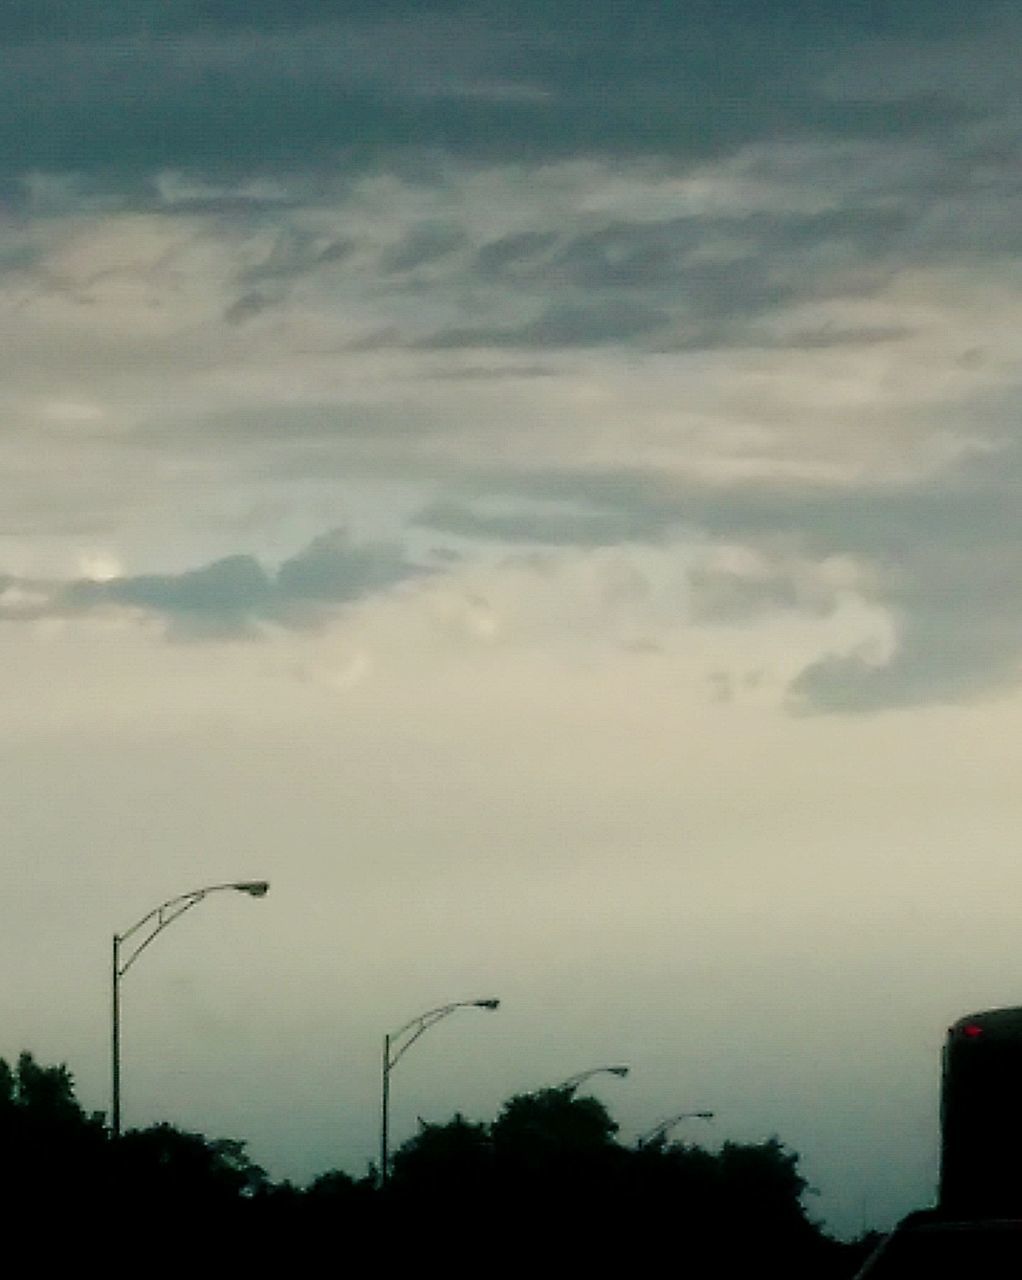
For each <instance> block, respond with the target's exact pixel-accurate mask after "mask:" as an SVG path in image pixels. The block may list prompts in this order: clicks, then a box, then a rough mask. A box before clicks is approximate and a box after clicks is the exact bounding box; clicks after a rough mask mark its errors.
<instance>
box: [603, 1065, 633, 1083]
mask: <svg viewBox="0 0 1022 1280" xmlns="http://www.w3.org/2000/svg"><path fill="white" fill-rule="evenodd" d="M606 1069H607V1070H608V1071H609V1072H610V1074H611V1075H612V1076H620V1077H621V1079H622V1080H623V1079H624V1078H625V1076H626V1075H627V1074H628V1068H627V1067H624V1066H621V1067H607V1068H606Z"/></svg>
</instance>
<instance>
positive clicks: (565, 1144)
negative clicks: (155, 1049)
mask: <svg viewBox="0 0 1022 1280" xmlns="http://www.w3.org/2000/svg"><path fill="white" fill-rule="evenodd" d="M616 1133H617V1125H616V1124H615V1123H614V1121H613V1120H612V1118H611V1117H610V1115H609V1114H608V1112H607V1111H606V1109H605V1108H604V1107H603V1106H602V1104H601V1103H599V1102H598V1101H596V1100H595V1099H594V1098H590V1097H578V1096H576V1092H575V1090H574V1089H572V1088H570V1087H568V1088H563V1087H562V1088H557V1089H545V1090H539V1091H537V1092H534V1093H526V1094H518V1095H516V1096H515V1097H512V1098H510V1099H509V1100H508V1101H507V1102H506V1103H505V1104H504V1106H503V1107H502V1108H501V1110H500V1112H499V1114H498V1115H497V1117H496V1118H495V1119H494V1120H493V1121H492V1123H488V1124H487V1123H480V1122H476V1121H471V1120H467V1119H466V1118H465V1117H464V1116H462V1115H460V1114H456V1115H455V1116H454V1117H453V1118H452V1119H451V1120H450V1121H448V1122H447V1123H445V1124H426V1123H424V1122H420V1127H419V1132H418V1133H417V1134H416V1135H415V1136H414V1137H413V1138H411V1139H409V1140H408V1141H407V1142H406V1143H404V1145H403V1146H401V1147H400V1148H399V1149H398V1150H397V1151H395V1152H394V1155H393V1161H392V1167H391V1178H390V1181H389V1183H388V1185H387V1186H386V1187H381V1186H380V1185H379V1180H378V1177H377V1175H376V1173H375V1172H374V1171H370V1173H369V1174H368V1175H367V1176H366V1177H364V1178H361V1179H356V1178H353V1177H351V1176H350V1175H348V1174H346V1173H344V1172H341V1171H340V1170H331V1171H330V1172H328V1173H324V1174H321V1175H320V1176H319V1177H318V1178H316V1179H315V1180H314V1181H313V1182H312V1183H310V1185H309V1186H307V1187H305V1188H299V1187H295V1186H293V1185H292V1184H290V1183H287V1182H284V1183H279V1184H274V1183H272V1182H271V1181H270V1180H269V1178H268V1177H267V1176H266V1173H265V1172H264V1171H263V1170H262V1169H261V1168H259V1166H258V1165H257V1164H255V1163H254V1162H253V1161H252V1160H251V1159H250V1158H249V1156H248V1155H247V1154H246V1152H245V1147H244V1143H242V1142H239V1141H236V1140H233V1139H225V1138H220V1139H210V1138H207V1137H205V1136H204V1135H202V1134H199V1133H189V1132H186V1131H184V1130H181V1129H178V1128H176V1127H174V1126H173V1125H170V1124H157V1125H153V1126H151V1127H149V1128H146V1129H136V1130H131V1131H129V1132H128V1133H126V1134H125V1135H124V1136H123V1137H122V1138H120V1139H119V1140H118V1141H114V1140H113V1139H112V1138H111V1137H110V1136H109V1134H108V1132H107V1129H106V1127H105V1124H104V1118H103V1116H102V1115H87V1114H86V1113H85V1112H84V1111H83V1110H82V1108H81V1107H80V1105H79V1104H78V1102H77V1100H76V1098H75V1093H74V1082H73V1079H72V1077H71V1075H70V1073H69V1072H68V1070H67V1068H66V1067H64V1066H57V1067H42V1066H40V1065H39V1064H38V1063H36V1061H35V1060H34V1058H33V1057H32V1055H31V1054H29V1053H23V1054H22V1055H21V1057H20V1058H19V1059H18V1061H17V1063H16V1064H15V1066H13V1067H11V1066H10V1065H9V1064H8V1063H7V1062H5V1061H4V1060H3V1059H0V1152H2V1165H0V1169H2V1173H0V1177H2V1187H0V1193H2V1195H3V1202H4V1205H5V1207H6V1208H7V1209H8V1211H9V1213H10V1212H11V1211H14V1212H15V1213H18V1212H20V1213H21V1214H23V1215H24V1217H25V1220H26V1221H27V1220H28V1219H29V1218H30V1217H31V1218H33V1219H34V1218H37V1217H38V1216H39V1214H40V1212H42V1213H44V1214H45V1215H46V1216H47V1218H48V1219H49V1220H51V1221H53V1222H59V1223H60V1224H61V1231H60V1232H57V1233H54V1239H53V1243H52V1248H51V1253H52V1254H53V1256H54V1257H57V1256H58V1254H59V1253H60V1250H61V1249H63V1251H64V1252H63V1254H60V1256H61V1257H63V1258H66V1259H68V1260H71V1259H73V1260H74V1261H75V1262H76V1263H78V1264H79V1265H80V1264H81V1263H82V1262H86V1261H88V1260H90V1258H91V1256H92V1253H93V1252H95V1253H96V1256H97V1257H98V1256H99V1250H100V1248H101V1237H100V1236H99V1235H98V1234H97V1231H96V1227H97V1224H98V1223H100V1222H103V1223H111V1222H112V1224H113V1232H114V1240H115V1247H116V1250H117V1251H118V1253H119V1254H122V1255H125V1256H126V1255H127V1254H128V1253H130V1252H131V1251H132V1250H135V1249H139V1250H144V1251H146V1252H147V1253H151V1252H152V1250H153V1248H154V1245H155V1246H156V1247H157V1256H156V1258H155V1264H156V1266H157V1269H159V1265H160V1264H161V1263H162V1261H163V1259H162V1258H161V1257H160V1256H159V1247H160V1244H159V1242H161V1241H162V1242H166V1241H168V1240H173V1239H180V1238H181V1233H182V1231H185V1233H186V1235H187V1236H188V1238H190V1239H195V1240H198V1239H200V1238H201V1240H202V1242H203V1243H202V1249H203V1257H204V1269H218V1268H219V1267H220V1266H225V1267H226V1266H228V1265H230V1266H232V1267H233V1268H237V1267H239V1266H244V1267H245V1269H251V1270H255V1271H263V1270H269V1269H270V1268H271V1267H272V1268H274V1269H280V1268H284V1267H287V1268H288V1269H294V1268H296V1267H301V1266H303V1265H310V1266H311V1265H319V1259H320V1257H321V1256H322V1255H323V1254H324V1252H327V1251H328V1256H334V1257H337V1256H338V1255H337V1252H336V1251H337V1244H338V1241H343V1242H344V1250H345V1257H346V1258H349V1259H350V1258H351V1257H353V1256H354V1254H353V1250H357V1249H358V1248H359V1247H361V1246H366V1247H368V1246H369V1245H373V1247H375V1248H381V1247H382V1250H383V1259H384V1261H385V1262H386V1268H385V1269H386V1270H387V1271H388V1273H389V1272H390V1271H392V1270H397V1269H400V1268H402V1267H403V1266H404V1265H406V1264H407V1265H412V1264H413V1263H415V1261H416V1259H421V1251H422V1249H423V1247H425V1244H426V1242H429V1241H431V1240H433V1239H434V1238H436V1236H437V1233H438V1232H442V1234H443V1240H442V1247H443V1251H444V1269H445V1271H446V1272H447V1273H448V1274H453V1275H461V1274H466V1275H467V1274H469V1273H472V1274H476V1273H477V1272H478V1270H479V1269H480V1266H481V1265H482V1263H483V1260H484V1259H488V1260H489V1261H488V1262H487V1263H486V1267H487V1269H492V1267H493V1266H494V1265H496V1264H497V1263H498V1262H499V1263H500V1264H501V1267H503V1268H507V1267H510V1266H517V1267H527V1268H528V1269H529V1270H530V1272H531V1273H535V1274H545V1273H546V1272H548V1271H551V1270H554V1269H557V1270H562V1269H565V1270H567V1269H570V1270H571V1271H572V1272H573V1273H574V1272H578V1271H580V1270H585V1271H587V1272H589V1273H591V1274H593V1275H597V1276H598V1275H602V1274H610V1273H611V1271H615V1272H616V1271H621V1270H622V1269H624V1268H627V1269H628V1270H629V1271H630V1270H633V1269H634V1268H636V1267H648V1266H657V1267H670V1268H671V1269H672V1270H673V1271H676V1272H677V1273H678V1274H679V1276H682V1277H684V1276H685V1275H687V1274H691V1275H722V1276H730V1275H735V1276H739V1275H745V1274H749V1275H753V1274H754V1275H766V1276H770V1275H783V1276H785V1277H794V1278H795V1280H798V1278H799V1277H805V1278H806V1280H809V1277H810V1276H811V1277H813V1278H814V1280H827V1277H834V1280H838V1278H839V1277H848V1276H850V1275H852V1274H853V1272H854V1270H855V1266H856V1265H857V1263H858V1261H859V1260H861V1257H862V1255H863V1253H864V1252H865V1243H866V1242H864V1243H863V1247H862V1248H858V1249H857V1248H856V1247H854V1246H845V1245H840V1244H838V1243H837V1242H835V1241H833V1240H831V1239H829V1238H828V1237H827V1236H826V1235H825V1234H824V1233H823V1232H822V1231H821V1230H820V1228H819V1227H818V1226H817V1225H816V1224H815V1223H814V1222H813V1221H812V1219H811V1218H810V1217H809V1215H808V1214H807V1212H806V1208H805V1204H804V1198H805V1195H806V1193H807V1191H808V1187H807V1185H806V1181H805V1179H804V1178H803V1177H802V1176H801V1174H800V1173H799V1169H798V1156H797V1155H796V1154H795V1153H794V1152H791V1151H789V1150H787V1149H786V1148H785V1147H784V1146H783V1145H782V1143H781V1142H779V1141H778V1140H777V1139H776V1138H773V1139H770V1140H769V1141H767V1142H763V1143H754V1144H748V1143H744V1144H743V1143H733V1142H726V1143H725V1144H724V1145H723V1146H722V1147H721V1149H720V1150H719V1151H718V1152H709V1151H706V1150H703V1149H702V1148H699V1147H695V1146H688V1145H685V1144H681V1143H669V1142H667V1141H666V1140H665V1139H664V1138H663V1137H659V1138H657V1139H656V1140H654V1141H652V1142H648V1143H645V1144H640V1145H637V1146H635V1147H627V1146H624V1145H623V1144H621V1143H619V1142H618V1141H617V1139H616Z"/></svg>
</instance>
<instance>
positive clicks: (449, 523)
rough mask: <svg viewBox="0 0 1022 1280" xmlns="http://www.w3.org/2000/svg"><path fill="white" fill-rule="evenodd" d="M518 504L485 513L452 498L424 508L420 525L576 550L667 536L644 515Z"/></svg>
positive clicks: (466, 535) (465, 535) (462, 534)
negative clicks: (507, 508)
mask: <svg viewBox="0 0 1022 1280" xmlns="http://www.w3.org/2000/svg"><path fill="white" fill-rule="evenodd" d="M514 505H516V506H517V509H514V506H512V509H511V510H504V511H499V512H497V511H492V510H491V511H486V510H477V509H476V508H474V507H473V506H472V505H471V504H469V503H466V502H459V501H455V500H450V499H449V500H444V501H439V502H434V503H432V504H430V505H429V506H428V507H425V508H424V509H423V510H422V511H420V512H419V513H418V515H417V516H416V523H418V524H421V525H425V526H426V527H427V528H430V529H436V530H438V531H439V532H442V533H451V534H455V535H457V536H458V537H463V538H481V539H488V540H493V541H496V542H511V543H530V542H531V543H538V544H550V545H554V546H576V547H603V546H614V545H617V544H619V543H622V542H632V541H643V542H648V541H656V540H659V538H660V536H661V535H662V534H663V533H664V532H665V529H664V527H663V525H662V524H661V522H660V521H659V520H658V519H656V518H655V517H654V518H653V519H646V518H644V513H643V512H641V511H631V512H625V511H622V510H620V509H619V510H608V511H599V510H593V509H590V510H580V509H578V508H577V507H576V508H568V507H563V506H558V505H557V504H555V503H543V504H533V505H531V506H529V507H523V506H522V504H520V503H519V504H514Z"/></svg>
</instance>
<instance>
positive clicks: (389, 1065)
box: [380, 998, 500, 1187]
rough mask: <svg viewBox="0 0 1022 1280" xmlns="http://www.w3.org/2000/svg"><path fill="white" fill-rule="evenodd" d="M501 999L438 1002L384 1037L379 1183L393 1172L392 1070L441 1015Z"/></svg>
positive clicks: (496, 1005) (384, 1182)
mask: <svg viewBox="0 0 1022 1280" xmlns="http://www.w3.org/2000/svg"><path fill="white" fill-rule="evenodd" d="M499 1007H500V1001H499V1000H495V999H493V998H490V999H487V1000H452V1001H451V1003H450V1004H442V1005H439V1006H438V1007H437V1008H436V1009H427V1010H426V1012H425V1013H420V1014H419V1016H418V1017H417V1018H412V1020H411V1021H410V1022H406V1023H405V1025H404V1026H403V1027H399V1028H398V1029H397V1031H393V1032H391V1034H390V1035H386V1036H384V1037H383V1078H382V1088H381V1091H380V1101H381V1105H380V1185H381V1187H385V1186H386V1185H387V1178H388V1177H389V1175H390V1073H391V1071H393V1069H394V1067H395V1066H397V1064H398V1062H399V1061H400V1060H401V1059H402V1058H403V1057H404V1055H405V1054H406V1053H407V1052H408V1050H409V1049H410V1048H411V1047H412V1045H413V1044H414V1043H415V1042H416V1040H418V1038H419V1036H421V1035H423V1034H424V1032H426V1031H428V1030H429V1029H430V1027H432V1026H434V1025H435V1024H436V1023H438V1022H439V1021H440V1019H441V1018H446V1017H447V1015H448V1014H450V1013H453V1012H454V1011H455V1009H491V1010H492V1009H497V1008H499Z"/></svg>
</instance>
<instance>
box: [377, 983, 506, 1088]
mask: <svg viewBox="0 0 1022 1280" xmlns="http://www.w3.org/2000/svg"><path fill="white" fill-rule="evenodd" d="M499 1008H500V1001H499V1000H495V999H493V998H492V997H491V998H489V999H486V1000H452V1001H451V1002H450V1004H442V1005H438V1006H437V1008H435V1009H427V1010H426V1012H425V1013H420V1014H419V1016H418V1017H417V1018H412V1019H411V1021H409V1022H406V1023H405V1024H404V1026H403V1027H398V1029H397V1030H396V1031H394V1032H392V1033H391V1034H390V1035H389V1036H387V1038H386V1040H387V1070H388V1071H390V1070H392V1069H393V1067H394V1066H395V1065H396V1064H397V1063H398V1061H399V1060H400V1059H401V1058H403V1057H404V1055H405V1054H406V1053H407V1052H408V1050H409V1049H410V1048H411V1047H412V1045H413V1044H414V1043H415V1042H416V1040H418V1038H419V1036H421V1035H423V1034H424V1033H425V1032H427V1031H428V1030H429V1029H430V1027H432V1026H435V1025H436V1023H438V1022H439V1021H440V1020H441V1018H446V1017H447V1015H448V1014H449V1013H453V1012H454V1011H455V1009H499ZM408 1033H410V1034H408ZM406 1034H408V1038H407V1039H406V1040H405V1041H404V1043H403V1044H401V1043H399V1041H400V1039H401V1037H402V1036H403V1035H406Z"/></svg>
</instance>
